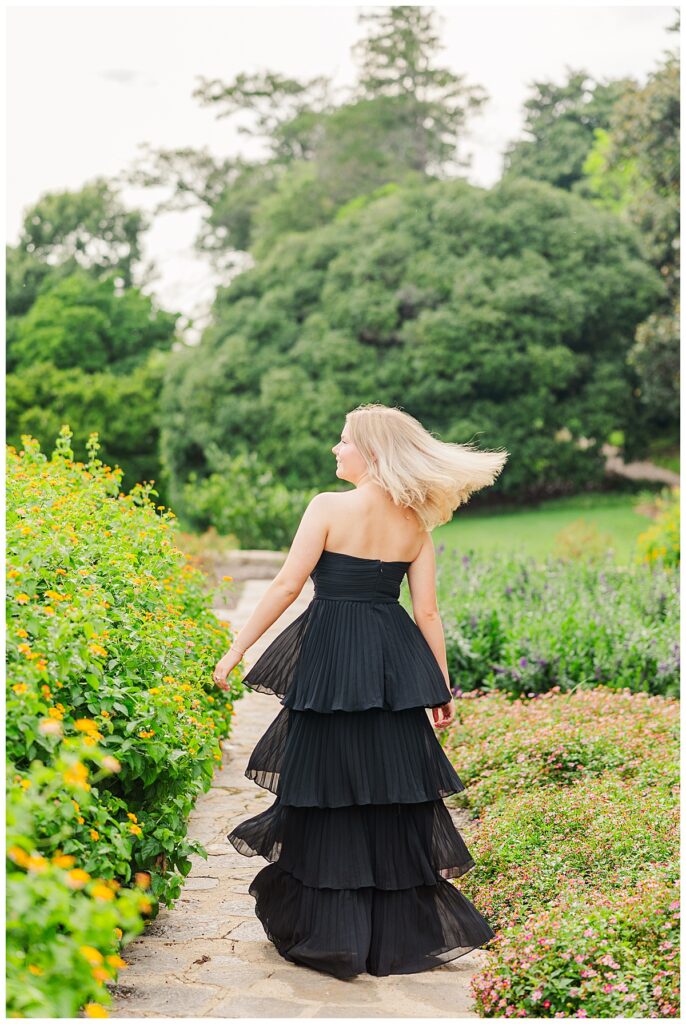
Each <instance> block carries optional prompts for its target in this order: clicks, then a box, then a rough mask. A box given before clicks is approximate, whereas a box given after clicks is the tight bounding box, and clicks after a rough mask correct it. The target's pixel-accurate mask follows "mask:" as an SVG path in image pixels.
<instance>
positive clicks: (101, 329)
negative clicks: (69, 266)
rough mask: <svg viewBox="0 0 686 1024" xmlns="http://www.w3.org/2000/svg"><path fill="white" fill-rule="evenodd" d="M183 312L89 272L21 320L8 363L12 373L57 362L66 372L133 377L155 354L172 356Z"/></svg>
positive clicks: (66, 282)
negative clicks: (70, 369)
mask: <svg viewBox="0 0 686 1024" xmlns="http://www.w3.org/2000/svg"><path fill="white" fill-rule="evenodd" d="M179 315H180V314H178V313H168V312H166V311H164V310H161V309H159V308H157V307H156V305H155V303H154V302H153V300H152V299H151V298H150V296H148V295H144V294H143V292H141V291H140V289H138V288H134V287H130V288H121V287H119V286H118V285H117V281H116V278H115V277H114V275H113V274H110V276H109V277H106V278H102V279H100V280H95V279H94V278H93V277H91V276H90V275H89V274H86V273H85V272H83V271H79V272H77V273H73V274H71V275H70V276H69V277H65V278H63V279H62V280H58V281H56V282H55V284H54V285H53V287H52V288H49V289H47V288H44V289H43V290H42V291H41V293H40V294H39V296H38V298H37V299H36V301H35V302H34V304H33V305H32V306H31V308H30V309H29V311H28V312H27V313H26V314H25V315H24V316H22V317H18V318H16V321H15V323H14V324H13V329H12V337H11V344H10V345H8V349H7V364H8V368H9V369H11V370H15V369H26V368H28V367H30V366H33V365H34V364H36V363H43V362H51V363H53V364H54V365H55V366H57V367H59V368H60V369H66V368H67V367H78V368H79V369H81V370H84V371H86V372H90V373H94V372H96V371H104V370H110V371H112V372H114V373H129V372H130V371H131V370H132V369H134V367H136V366H137V365H138V364H139V363H141V362H143V361H144V360H145V359H146V358H147V356H148V354H149V353H150V351H151V350H152V349H157V350H159V351H168V350H169V349H170V348H171V346H172V343H173V342H174V340H175V337H176V334H175V327H176V321H177V320H178V318H179Z"/></svg>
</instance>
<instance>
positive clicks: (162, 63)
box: [6, 4, 678, 315]
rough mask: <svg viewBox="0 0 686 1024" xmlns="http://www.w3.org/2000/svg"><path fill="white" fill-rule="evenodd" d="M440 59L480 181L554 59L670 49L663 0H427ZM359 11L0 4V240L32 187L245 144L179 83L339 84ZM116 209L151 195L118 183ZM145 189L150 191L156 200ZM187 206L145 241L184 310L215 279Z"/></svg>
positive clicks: (604, 60) (648, 67)
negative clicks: (471, 111)
mask: <svg viewBox="0 0 686 1024" xmlns="http://www.w3.org/2000/svg"><path fill="white" fill-rule="evenodd" d="M435 8H436V9H437V10H438V12H439V14H440V16H441V18H442V41H443V43H444V44H445V48H444V50H443V51H442V54H441V55H440V58H439V59H440V61H441V63H443V64H445V65H447V66H449V67H450V68H451V69H452V70H453V71H455V72H457V73H460V74H464V75H465V76H466V81H467V82H468V83H470V84H475V85H476V84H479V85H481V86H483V87H484V88H485V90H486V91H487V93H488V94H489V96H490V100H489V102H488V103H487V104H486V105H485V107H484V108H483V113H482V114H480V115H477V116H475V117H474V118H473V120H472V122H471V124H470V134H471V137H470V139H469V141H468V142H467V143H466V144H465V147H464V153H472V154H473V161H472V170H471V171H469V172H467V177H468V178H469V179H470V180H471V181H473V182H474V183H475V184H479V185H483V186H486V187H488V186H490V185H492V184H493V183H494V182H495V181H496V180H497V179H498V177H499V176H500V170H501V160H502V152H503V149H504V147H505V145H506V144H507V143H508V142H509V141H510V140H511V139H513V138H516V137H517V136H518V134H519V132H520V130H521V125H522V103H523V102H524V100H525V99H526V98H527V96H528V95H529V89H528V85H529V84H530V83H531V82H532V81H534V80H540V79H551V80H553V81H556V82H561V81H563V80H564V78H565V77H566V71H565V69H566V68H574V69H575V70H577V69H584V70H586V71H587V72H588V73H589V74H591V75H592V76H593V77H594V78H597V79H599V80H605V79H609V78H617V77H622V76H633V77H635V78H637V79H638V80H639V81H644V80H645V78H646V75H647V74H648V73H649V72H650V71H652V70H653V69H654V68H655V66H656V64H657V63H658V61H659V60H660V59H661V56H662V54H663V51H664V50H666V49H668V48H673V47H674V46H676V45H677V44H678V39H677V37H676V35H675V34H674V33H670V32H667V26H669V25H670V24H672V23H673V22H674V19H675V13H674V7H673V6H668V5H666V6H656V5H652V6H610V7H606V6H602V7H601V6H577V7H569V6H565V7H554V6H549V5H546V6H545V7H541V6H539V7H535V6H526V7H520V6H514V5H512V6H504V7H503V6H498V7H495V6H485V5H480V6H479V7H474V6H456V5H453V6H443V5H435ZM361 9H365V10H369V7H365V8H360V7H357V6H352V5H351V6H331V7H328V6H322V5H318V6H310V7H300V6H299V7H286V6H279V7H269V6H263V5H260V6H258V5H256V4H252V5H250V6H249V7H241V6H226V5H222V6H216V7H209V6H208V7H200V8H191V7H169V6H156V7H155V6H149V7H125V6H120V7H116V6H113V5H110V6H102V7H100V6H95V5H93V4H91V5H89V6H88V7H56V6H53V7H40V8H39V7H28V6H22V7H11V8H9V9H8V11H7V65H8V72H7V76H8V77H7V111H8V114H7V139H6V141H7V153H8V157H7V235H8V241H9V242H10V243H15V242H16V241H17V237H18V232H19V229H20V225H21V220H22V216H23V213H24V210H25V209H26V207H27V206H29V205H31V204H33V203H34V202H36V200H37V199H38V198H39V196H40V195H41V194H43V193H44V192H47V191H52V190H59V189H78V188H80V187H81V186H82V185H83V184H84V183H85V182H86V181H88V180H90V179H92V178H93V177H95V176H97V175H105V176H110V175H115V174H118V173H119V172H121V171H122V170H124V169H125V168H126V167H127V166H129V165H130V164H131V162H132V161H133V160H134V158H135V157H136V155H137V152H138V147H139V145H141V144H142V143H149V144H150V145H152V146H153V147H165V148H172V147H174V148H175V147H191V148H194V149H201V148H203V147H207V148H208V149H209V151H210V152H211V153H213V154H215V155H217V156H228V155H233V154H237V153H238V152H244V153H245V152H249V150H248V149H247V146H248V143H247V142H246V139H245V137H244V136H241V135H239V134H238V133H237V132H236V130H235V127H234V125H233V121H232V120H230V119H223V120H219V121H218V120H215V115H214V113H213V112H212V110H211V109H206V108H202V107H201V106H200V105H199V103H198V101H197V100H193V99H192V96H191V93H192V91H193V89H194V87H195V86H196V85H197V84H198V79H199V76H204V77H206V78H219V79H222V80H223V81H226V82H228V81H230V80H231V79H233V77H234V76H235V75H236V74H238V73H239V72H241V71H247V72H254V71H259V70H267V69H269V70H273V71H278V72H281V73H283V74H288V75H291V76H294V77H297V78H302V79H307V78H310V77H313V76H315V75H322V74H323V75H327V76H329V77H330V78H332V79H333V81H334V83H335V84H336V85H340V86H345V85H349V84H351V83H352V82H353V81H354V78H355V65H354V63H353V60H352V58H351V54H350V49H351V46H352V44H353V43H354V42H355V41H356V40H357V39H359V38H360V36H361V35H362V34H363V33H364V28H363V27H362V26H360V25H359V24H358V21H357V18H358V12H359V11H360V10H361ZM122 196H123V198H124V199H125V201H127V202H128V203H130V204H135V205H140V206H147V207H148V208H149V207H150V206H151V204H152V201H153V197H152V195H151V194H150V193H146V192H144V191H141V190H130V189H129V190H126V191H125V192H124V193H122ZM159 197H160V194H159V193H158V194H157V196H156V197H155V198H159ZM198 217H199V215H198V214H197V213H195V212H189V213H185V214H166V215H164V216H162V217H160V218H159V219H158V221H157V222H156V224H155V227H154V228H153V229H152V231H151V232H150V235H149V236H148V241H147V244H146V258H148V259H154V260H155V262H156V264H157V266H158V269H159V272H160V276H159V278H158V280H157V281H156V282H155V284H154V286H153V287H152V289H151V290H152V291H154V293H155V294H156V295H157V297H158V299H159V301H160V302H161V303H162V304H163V305H166V306H168V308H171V309H175V310H181V311H183V312H184V313H187V314H189V315H193V314H194V313H200V312H201V310H202V308H203V306H204V305H205V304H206V302H207V300H208V299H209V298H210V297H211V295H212V293H213V291H214V288H215V284H216V282H215V279H214V278H213V277H212V275H211V273H210V270H209V268H208V267H207V265H206V263H205V262H204V261H203V260H201V259H199V258H198V257H195V256H194V255H193V253H192V249H191V246H192V241H193V238H194V236H195V234H196V231H197V227H198V223H199V219H198Z"/></svg>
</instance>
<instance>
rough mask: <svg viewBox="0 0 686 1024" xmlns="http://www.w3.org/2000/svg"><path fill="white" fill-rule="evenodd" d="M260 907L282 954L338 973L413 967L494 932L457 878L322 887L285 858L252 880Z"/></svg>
mask: <svg viewBox="0 0 686 1024" xmlns="http://www.w3.org/2000/svg"><path fill="white" fill-rule="evenodd" d="M249 892H250V895H251V896H253V897H254V899H255V913H256V915H257V917H258V918H259V920H260V921H261V923H262V926H263V928H264V930H265V932H266V933H267V936H268V937H269V939H271V941H272V942H273V943H274V945H275V946H276V948H277V950H278V951H279V953H280V954H281V956H283V957H284V959H286V960H289V961H291V962H292V963H297V964H305V965H307V966H309V967H313V968H315V969H316V970H318V971H325V972H327V973H328V974H332V975H334V976H335V977H337V978H350V977H352V976H353V975H355V974H361V973H363V972H364V971H366V972H367V973H368V974H373V975H377V976H385V975H388V974H414V973H418V972H420V971H425V970H429V969H430V968H432V967H439V966H441V964H444V963H447V962H448V961H449V960H454V959H455V958H456V957H459V956H463V955H464V954H465V953H469V952H470V950H472V949H476V948H477V947H478V946H482V945H483V944H484V943H486V942H488V941H489V940H490V939H492V938H493V936H494V934H495V933H494V931H493V929H492V928H491V927H490V925H489V924H488V922H487V921H486V919H485V918H484V917H482V915H481V914H480V913H479V911H478V910H477V909H476V907H475V906H474V905H473V904H472V903H471V902H470V901H469V900H468V899H467V897H466V896H464V895H463V894H462V893H461V892H460V890H459V889H458V888H456V886H454V885H453V884H452V883H451V882H448V881H445V880H443V879H440V880H439V881H438V882H436V883H435V884H434V885H417V886H413V887H411V888H406V889H395V890H388V889H377V888H373V887H369V888H362V889H321V888H314V887H310V886H307V885H303V883H302V882H300V881H299V880H298V879H296V878H294V877H293V875H291V874H290V873H289V872H288V871H285V870H284V869H283V868H282V867H281V866H280V864H278V863H276V864H268V865H267V866H266V867H264V868H262V870H261V871H259V872H258V874H257V875H256V876H255V878H254V879H253V881H252V882H251V884H250V889H249Z"/></svg>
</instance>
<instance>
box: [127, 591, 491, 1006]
mask: <svg viewBox="0 0 686 1024" xmlns="http://www.w3.org/2000/svg"><path fill="white" fill-rule="evenodd" d="M268 585H269V580H268V579H246V580H245V581H244V585H243V592H242V594H241V598H240V601H239V603H238V604H237V605H236V607H235V608H233V609H231V610H230V611H227V610H225V609H215V612H216V614H217V616H218V617H220V618H222V619H225V620H228V621H229V622H230V623H231V628H232V630H233V631H234V632H236V631H238V630H239V629H240V628H241V626H242V625H243V623H244V622H245V621H246V620H247V618H248V616H249V615H250V613H251V611H252V609H253V608H254V606H255V604H256V603H257V601H258V600H259V599H260V597H261V595H262V594H263V593H264V590H265V589H266V588H267V586H268ZM311 597H312V582H311V580H308V581H307V584H306V586H305V587H304V588H303V591H302V593H301V594H300V596H299V597H298V598H297V600H296V601H295V602H294V603H293V604H292V605H291V606H290V607H289V608H288V609H287V610H286V611H285V612H284V613H283V615H282V616H280V617H279V619H277V621H276V622H275V623H274V625H273V626H272V627H271V628H270V629H269V630H267V632H266V633H265V634H264V636H263V637H261V639H260V641H258V642H257V643H256V644H255V645H254V646H253V647H252V648H251V650H250V651H249V652H248V656H247V658H246V663H247V665H248V666H249V665H250V664H253V663H254V661H255V660H256V659H257V657H258V655H259V654H260V653H261V651H262V650H264V648H265V647H266V645H267V644H268V643H270V642H271V640H272V639H273V638H274V637H275V636H276V634H277V633H279V632H281V630H283V629H284V628H285V626H286V625H287V624H288V623H289V622H291V621H292V620H293V619H294V618H295V617H296V616H297V615H299V614H300V613H301V612H302V611H303V610H304V608H305V607H306V605H307V604H308V603H309V601H310V600H311ZM280 708H281V705H280V703H279V702H278V700H277V699H276V698H275V697H273V696H271V695H269V694H262V693H256V692H255V691H252V690H246V693H245V695H244V696H243V697H241V698H240V700H238V701H236V703H235V713H234V719H233V723H232V731H231V735H230V736H229V738H228V739H227V740H225V741H224V743H223V747H224V760H223V767H222V768H221V769H220V770H218V771H217V772H216V773H215V778H214V781H213V784H212V787H211V789H210V790H208V792H207V793H205V794H203V795H201V796H200V798H199V799H198V801H197V803H196V806H195V809H194V811H193V813H192V815H191V818H190V822H189V835H190V836H192V837H194V838H197V839H199V840H200V841H201V842H202V843H203V844H204V846H205V848H206V850H207V852H208V858H207V860H204V859H203V858H201V857H197V856H194V857H193V858H192V861H193V867H192V869H191V872H190V874H189V875H188V878H187V879H186V883H185V885H184V888H183V890H182V893H181V896H180V898H179V899H178V901H177V902H176V905H175V906H174V907H173V908H172V909H171V910H168V909H162V910H161V911H160V913H159V915H158V916H157V918H156V919H155V920H154V921H152V922H151V923H150V924H149V925H148V926H147V927H146V930H145V932H144V933H143V934H142V935H140V936H138V937H137V938H136V939H134V940H133V942H131V943H129V944H128V945H127V946H126V948H125V949H124V951H123V957H124V959H125V960H126V962H127V963H128V967H126V968H123V969H122V970H121V971H120V974H119V982H118V984H117V985H115V986H114V987H113V989H112V992H113V1005H112V1007H111V1011H110V1015H111V1016H112V1017H120V1018H125V1017H180V1018H183V1017H219V1018H241V1017H254V1018H255V1017H261V1018H274V1017H315V1018H317V1017H362V1018H367V1017H369V1018H371V1017H452V1018H453V1019H454V1018H464V1017H472V1018H473V1017H477V1016H478V1015H477V1014H476V1013H475V1012H474V1010H473V1009H472V1008H471V1007H472V1005H473V1001H472V996H471V993H470V991H469V980H470V978H471V977H472V975H473V974H475V973H476V972H477V971H478V970H481V969H482V968H483V967H484V966H485V964H486V962H487V958H488V954H487V953H486V952H485V951H484V950H474V951H473V952H471V953H468V954H466V955H465V956H463V957H460V958H458V959H457V960H454V961H452V962H451V963H448V964H446V965H445V966H443V967H438V968H434V969H433V970H430V971H424V972H422V973H420V974H412V975H395V976H389V977H385V978H375V977H372V976H371V975H358V976H357V977H355V978H353V979H350V980H346V981H341V980H338V979H337V978H333V977H331V976H329V975H325V974H322V973H320V972H318V971H315V970H313V969H309V968H307V967H303V966H298V965H296V964H290V963H288V962H287V961H286V960H284V959H283V958H282V957H281V956H280V955H279V954H278V953H277V951H276V949H275V948H274V946H273V945H272V944H271V943H270V942H269V940H268V939H267V937H266V935H265V933H264V930H263V928H262V925H261V924H260V923H259V921H258V920H257V918H256V917H255V913H254V909H253V908H254V905H255V901H254V900H253V898H252V896H250V895H249V893H248V885H249V883H250V881H251V880H252V878H253V877H254V876H255V875H256V874H257V872H258V871H259V870H260V868H261V867H263V866H264V865H265V864H266V863H267V861H266V860H264V859H263V858H262V857H250V858H248V857H244V856H242V855H241V854H239V853H238V852H237V851H236V850H235V849H234V848H233V846H232V845H231V844H230V843H229V842H228V840H227V839H226V834H227V833H228V832H229V830H230V828H231V826H233V825H235V824H236V823H237V822H238V821H241V820H243V819H244V818H247V817H251V816H252V815H254V814H258V813H259V812H260V811H262V810H265V809H266V807H267V806H268V805H269V802H270V801H272V800H273V799H274V798H273V795H272V794H271V793H270V792H269V791H268V790H264V789H261V788H260V787H258V786H256V785H255V783H254V782H252V781H250V780H249V779H247V778H246V777H245V775H244V774H243V772H244V770H245V766H246V764H247V760H248V757H249V754H250V752H251V751H252V749H253V747H254V746H255V744H256V742H257V740H258V739H259V737H260V736H261V735H262V733H263V732H264V731H265V730H266V729H267V727H268V726H269V724H270V722H271V721H272V720H273V719H274V718H275V716H276V714H277V713H278V711H279V710H280ZM451 814H453V816H454V820H455V823H456V825H457V826H458V827H459V828H460V830H461V832H462V833H463V835H464V837H465V839H466V841H467V842H469V834H470V832H471V829H472V827H473V826H472V825H471V822H470V820H469V817H468V815H467V814H466V813H465V812H462V811H459V810H453V809H451Z"/></svg>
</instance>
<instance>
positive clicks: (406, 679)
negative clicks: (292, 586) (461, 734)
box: [243, 598, 451, 714]
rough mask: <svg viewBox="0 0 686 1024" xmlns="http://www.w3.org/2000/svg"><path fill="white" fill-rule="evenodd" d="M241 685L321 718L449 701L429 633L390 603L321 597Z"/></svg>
mask: <svg viewBox="0 0 686 1024" xmlns="http://www.w3.org/2000/svg"><path fill="white" fill-rule="evenodd" d="M243 681H244V682H245V683H246V684H247V685H248V686H250V687H252V689H254V690H259V691H261V692H264V693H273V694H275V695H276V696H278V697H281V698H282V701H281V703H282V704H283V705H284V706H285V707H290V708H293V709H294V710H311V711H318V712H320V713H322V714H323V713H329V712H332V711H364V710H366V709H367V708H384V709H387V710H393V711H400V710H403V709H405V708H411V707H419V706H423V707H440V706H441V705H442V704H445V703H446V702H447V701H449V700H450V696H451V695H450V691H449V689H448V686H447V684H446V681H445V679H444V677H443V673H442V671H441V669H440V666H439V665H438V662H437V661H436V658H435V657H434V654H433V651H432V650H431V648H430V647H429V645H428V643H427V641H426V639H425V637H424V635H423V633H422V632H421V630H420V629H419V627H418V626H417V624H416V623H415V622H414V620H413V619H412V618H411V616H409V615H408V614H407V612H406V611H405V609H404V608H403V607H402V605H400V604H398V602H397V601H392V600H383V601H381V600H380V601H362V600H342V599H336V600H334V599H327V598H315V599H314V600H313V601H311V602H310V604H309V605H308V607H307V608H306V609H305V611H304V612H302V613H301V614H300V615H299V616H298V617H297V618H296V619H295V620H294V621H293V622H291V623H290V624H289V625H288V626H286V628H285V629H284V630H283V631H282V632H281V633H280V634H279V635H278V636H277V637H276V638H275V639H274V640H273V641H272V642H271V644H270V645H269V646H268V647H267V648H266V650H265V651H264V652H263V653H262V655H261V656H260V657H259V658H258V659H257V661H256V662H255V664H254V665H253V666H252V667H251V668H250V669H249V671H248V672H247V673H246V675H245V676H244V677H243Z"/></svg>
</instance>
